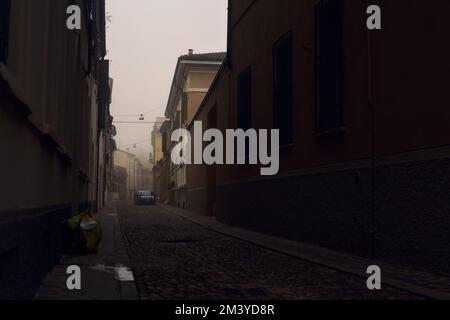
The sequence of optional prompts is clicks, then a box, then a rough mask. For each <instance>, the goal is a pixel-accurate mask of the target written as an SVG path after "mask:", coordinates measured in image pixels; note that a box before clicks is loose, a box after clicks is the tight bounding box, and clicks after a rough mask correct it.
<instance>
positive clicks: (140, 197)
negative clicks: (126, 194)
mask: <svg viewBox="0 0 450 320" xmlns="http://www.w3.org/2000/svg"><path fill="white" fill-rule="evenodd" d="M134 204H135V205H155V204H156V197H155V194H154V193H153V192H151V191H137V192H136V194H135V195H134Z"/></svg>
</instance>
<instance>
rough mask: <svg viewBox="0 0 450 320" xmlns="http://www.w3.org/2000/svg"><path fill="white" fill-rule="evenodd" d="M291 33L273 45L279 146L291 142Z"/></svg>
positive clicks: (275, 117) (275, 119)
mask: <svg viewBox="0 0 450 320" xmlns="http://www.w3.org/2000/svg"><path fill="white" fill-rule="evenodd" d="M292 67H293V54H292V32H289V33H288V34H286V35H285V36H283V37H282V38H281V39H280V40H278V41H277V42H276V43H275V44H274V45H273V91H274V110H273V111H274V128H275V129H279V130H280V145H282V146H284V145H289V144H292V143H293V142H294V141H293V118H292V99H293V97H292V93H293V87H292V81H293V70H292Z"/></svg>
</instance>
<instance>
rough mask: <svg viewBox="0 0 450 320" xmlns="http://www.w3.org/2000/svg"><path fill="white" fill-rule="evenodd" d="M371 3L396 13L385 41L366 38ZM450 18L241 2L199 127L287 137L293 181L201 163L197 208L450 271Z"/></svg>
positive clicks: (422, 7) (191, 203)
mask: <svg viewBox="0 0 450 320" xmlns="http://www.w3.org/2000/svg"><path fill="white" fill-rule="evenodd" d="M370 4H377V5H379V6H380V8H381V9H382V29H381V30H373V31H370V30H368V29H367V27H366V20H367V18H368V15H367V13H366V10H367V7H368V6H369V5H370ZM449 10H450V3H448V2H445V1H436V3H434V4H433V6H430V5H429V4H427V3H426V2H425V1H418V0H417V1H406V0H401V1H395V2H392V1H387V0H379V1H376V3H368V2H367V1H354V0H352V1H350V0H336V1H327V0H322V1H317V0H302V1H298V0H280V1H270V0H245V1H244V0H239V1H238V0H232V1H230V4H229V35H228V53H227V59H226V61H225V62H224V64H223V65H222V67H221V69H220V71H219V73H218V75H217V76H216V78H215V80H214V82H213V84H212V86H211V89H210V91H209V92H208V94H207V95H206V98H205V99H204V100H203V102H202V104H201V106H200V108H199V110H198V112H197V113H196V114H195V116H194V117H193V121H202V122H203V127H204V129H207V128H218V129H220V130H222V131H225V130H226V129H233V128H255V129H280V137H281V140H280V143H281V148H280V172H279V174H278V175H276V176H273V177H262V176H260V171H259V169H260V166H245V165H240V166H238V165H233V166H226V165H223V166H222V165H216V166H206V165H189V166H188V169H187V195H188V197H187V208H188V209H189V210H192V211H196V212H200V213H202V214H206V215H215V216H216V217H217V219H218V220H220V221H222V222H224V223H227V224H231V225H235V226H239V227H244V228H248V229H252V230H255V231H259V232H263V233H269V234H273V235H277V236H282V237H286V238H289V239H293V240H298V241H304V242H307V243H312V244H315V245H320V246H325V247H329V248H332V249H336V250H341V251H346V252H349V253H352V254H356V255H360V256H365V257H371V258H376V259H380V260H384V261H389V262H391V263H398V264H404V265H412V266H416V267H419V268H424V269H428V270H434V271H439V272H448V271H450V269H449V267H448V266H449V265H450V264H449V262H450V252H449V251H450V250H448V245H447V244H448V242H449V236H448V230H450V215H448V212H449V209H450V200H449V198H448V190H449V189H450V179H449V178H450V160H449V157H450V135H449V134H448V132H449V130H448V125H447V124H448V123H449V120H450V109H449V108H448V106H447V105H448V103H447V100H448V98H447V96H446V90H445V87H446V86H448V82H449V81H448V74H449V71H450V60H449V59H448V58H447V57H448V56H450V43H449V42H448V41H446V40H445V39H447V38H448V37H449V33H450V29H449V28H448V26H447V22H446V17H445V12H448V11H449ZM436 12H438V13H436ZM406 17H407V18H406ZM436 17H439V18H438V19H436ZM408 21H409V22H410V23H408ZM189 127H190V128H191V133H192V134H193V126H192V121H191V122H190V126H189Z"/></svg>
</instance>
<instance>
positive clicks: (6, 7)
mask: <svg viewBox="0 0 450 320" xmlns="http://www.w3.org/2000/svg"><path fill="white" fill-rule="evenodd" d="M10 11H11V0H1V1H0V63H3V64H6V62H7V60H8V42H9V15H10Z"/></svg>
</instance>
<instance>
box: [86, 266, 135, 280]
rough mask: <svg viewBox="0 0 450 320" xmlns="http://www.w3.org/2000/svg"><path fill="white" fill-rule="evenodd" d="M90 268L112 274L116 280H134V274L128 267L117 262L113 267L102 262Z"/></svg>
mask: <svg viewBox="0 0 450 320" xmlns="http://www.w3.org/2000/svg"><path fill="white" fill-rule="evenodd" d="M91 270H94V271H99V272H104V273H109V274H114V277H115V278H116V280H119V281H120V282H134V275H133V272H132V271H131V270H130V268H128V267H126V266H124V265H121V264H117V265H116V266H115V267H107V266H105V265H102V264H97V265H95V266H94V267H91Z"/></svg>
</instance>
